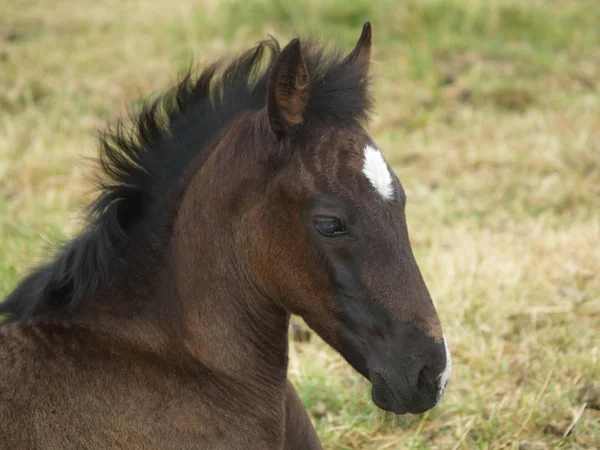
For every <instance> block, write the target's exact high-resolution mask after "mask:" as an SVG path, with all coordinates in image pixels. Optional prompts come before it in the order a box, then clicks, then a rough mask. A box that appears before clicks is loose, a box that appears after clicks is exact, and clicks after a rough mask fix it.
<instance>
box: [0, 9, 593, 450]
mask: <svg viewBox="0 0 600 450" xmlns="http://www.w3.org/2000/svg"><path fill="white" fill-rule="evenodd" d="M367 19H368V20H371V21H372V23H373V29H374V58H375V62H374V65H373V73H374V75H375V80H376V83H375V96H376V100H377V115H376V116H375V117H374V119H373V121H372V124H371V125H370V127H369V129H370V131H371V133H372V134H373V136H374V137H375V139H376V141H377V142H378V144H379V146H380V147H381V149H382V150H383V151H384V153H385V154H386V156H387V158H388V161H389V162H390V164H392V165H393V166H394V168H395V169H396V172H397V173H398V175H399V177H400V179H401V180H402V182H403V184H404V186H405V188H406V189H407V191H408V196H409V203H408V206H407V208H408V209H407V216H408V219H409V229H410V232H411V236H412V241H413V247H414V249H415V253H416V256H417V260H418V262H419V264H420V267H421V269H422V272H423V275H424V277H425V280H426V282H427V284H428V286H429V289H430V291H431V294H432V296H433V298H434V301H435V302H436V305H437V308H438V312H439V314H440V317H441V319H442V321H443V323H444V327H445V334H446V337H447V339H448V341H449V343H450V347H451V349H452V351H453V357H454V360H453V362H454V376H453V380H452V382H451V384H450V387H449V390H448V392H447V394H446V398H445V400H444V402H443V404H442V405H441V407H439V408H437V409H435V410H434V411H432V412H430V413H428V414H425V415H422V416H410V417H398V418H396V417H391V416H386V415H382V414H381V413H379V412H377V410H376V408H375V407H374V406H373V405H372V403H371V402H370V399H369V390H368V386H367V384H366V383H365V382H363V381H361V380H360V379H359V376H358V375H357V374H355V373H354V372H353V370H352V369H350V368H349V366H348V365H347V364H346V363H345V362H344V361H343V360H342V359H341V357H340V356H338V355H336V354H335V353H334V352H333V351H332V350H330V349H329V348H327V347H326V345H325V344H323V343H322V342H321V341H320V340H319V339H318V338H316V337H315V336H313V338H312V340H311V342H310V343H292V346H291V356H292V361H291V365H290V376H291V378H292V379H293V380H294V381H295V383H296V385H297V387H298V389H299V391H300V394H301V397H302V399H303V400H304V403H305V405H306V406H307V408H308V409H309V411H310V412H311V414H312V416H313V418H314V420H315V423H316V426H317V429H318V432H319V434H320V437H321V439H322V440H323V442H324V444H325V446H326V447H327V448H329V449H358V448H361V449H362V448H365V449H394V448H419V449H458V448H462V449H471V448H479V449H499V448H513V449H517V448H518V449H523V450H525V449H532V450H533V449H546V448H557V447H560V448H565V449H569V448H573V449H575V448H589V449H592V448H598V447H599V446H600V331H599V330H600V2H598V0H570V1H567V0H554V1H551V0H547V1H541V0H529V1H521V0H489V1H488V0H471V1H469V0H422V1H418V0H402V1H382V2H375V1H368V0H356V1H353V2H350V1H345V0H333V1H328V0H309V1H307V2H294V1H288V0H278V1H277V0H271V1H267V0H264V1H260V0H246V1H243V2H232V1H228V0H223V1H218V0H206V1H204V2H198V1H196V2H192V1H185V0H178V1H172V0H169V1H167V0H154V1H142V0H128V1H121V0H94V1H91V0H79V1H77V2H73V1H69V0H45V1H40V0H28V1H25V0H10V1H6V0H5V1H2V2H0V298H2V297H3V296H4V295H5V294H7V293H8V292H9V291H10V290H11V289H12V288H13V287H14V286H15V284H16V283H17V281H18V279H19V277H20V276H22V275H23V274H24V273H26V271H27V268H28V267H30V266H32V265H33V264H35V263H36V262H38V261H40V260H41V259H42V258H43V257H44V255H47V254H48V253H49V251H50V250H51V249H52V243H54V242H56V241H57V240H63V239H66V238H68V237H70V236H73V235H74V233H76V232H77V230H78V229H79V227H80V226H81V222H80V218H81V211H82V206H83V205H84V204H85V203H86V202H87V201H88V200H89V199H90V187H91V184H90V183H89V175H90V169H89V167H90V164H89V163H88V161H87V159H88V158H89V157H93V156H95V155H96V150H97V145H96V138H95V132H96V130H97V129H98V128H101V127H102V126H103V124H105V123H106V122H111V121H114V118H115V117H116V116H119V115H122V114H123V112H124V111H127V109H128V108H129V107H130V106H131V105H132V104H135V103H136V102H137V101H139V99H141V98H143V97H145V96H147V95H149V94H151V93H153V92H156V91H160V90H164V89H165V88H167V87H168V86H169V85H170V84H171V83H172V82H173V81H174V80H176V79H177V75H178V74H180V73H181V72H182V71H183V70H184V69H185V68H186V67H188V66H189V64H190V62H192V61H194V63H195V64H197V65H200V66H201V65H203V64H204V63H206V62H208V61H210V60H212V59H214V58H215V57H216V56H221V55H225V54H227V53H230V52H232V51H233V52H235V51H238V50H241V49H242V48H244V47H247V46H249V45H251V44H253V43H254V42H255V41H257V40H258V39H261V38H264V37H265V36H266V35H267V34H268V33H271V34H273V35H275V36H277V37H279V38H280V39H287V38H291V37H293V36H294V35H296V34H301V35H307V34H314V35H316V36H321V37H323V38H324V39H326V40H328V41H333V42H337V43H339V44H340V45H342V46H345V48H348V49H350V48H351V45H353V44H354V41H355V40H356V38H357V37H358V34H359V32H360V25H361V24H362V22H363V21H365V20H367ZM0 439H1V437H0Z"/></svg>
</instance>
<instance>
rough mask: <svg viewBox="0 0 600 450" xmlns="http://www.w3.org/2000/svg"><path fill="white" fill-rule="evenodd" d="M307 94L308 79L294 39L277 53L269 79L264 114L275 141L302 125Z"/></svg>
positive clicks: (300, 53)
mask: <svg viewBox="0 0 600 450" xmlns="http://www.w3.org/2000/svg"><path fill="white" fill-rule="evenodd" d="M309 94H310V93H309V77H308V71H307V69H306V64H305V63H304V59H303V58H302V49H301V47H300V40H299V39H294V40H292V41H291V42H290V43H289V44H288V45H286V47H285V48H284V49H283V50H282V51H281V53H280V54H279V56H278V57H277V59H276V60H275V62H274V63H273V66H272V68H271V74H270V76H269V87H268V94H267V95H268V97H267V111H268V114H269V123H270V125H271V130H273V132H274V133H275V134H276V135H277V136H278V137H280V138H281V137H283V136H285V135H286V134H289V133H291V132H292V131H293V130H294V129H295V128H296V127H297V126H299V125H301V124H302V122H303V121H304V117H303V113H304V109H305V108H306V104H307V103H308V97H309Z"/></svg>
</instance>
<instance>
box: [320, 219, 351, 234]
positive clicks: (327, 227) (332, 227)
mask: <svg viewBox="0 0 600 450" xmlns="http://www.w3.org/2000/svg"><path fill="white" fill-rule="evenodd" d="M313 223H314V224H315V228H316V229H317V231H318V232H319V233H321V234H322V235H324V236H340V235H343V234H348V230H347V229H346V227H345V226H344V224H343V223H342V221H341V220H340V219H338V218H337V217H326V216H316V217H314V218H313Z"/></svg>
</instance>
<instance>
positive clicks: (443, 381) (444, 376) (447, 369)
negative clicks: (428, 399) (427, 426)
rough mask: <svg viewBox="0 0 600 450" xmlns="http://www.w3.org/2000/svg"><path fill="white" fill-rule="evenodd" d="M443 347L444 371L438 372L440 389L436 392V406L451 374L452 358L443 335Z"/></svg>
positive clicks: (440, 400)
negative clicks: (444, 353)
mask: <svg viewBox="0 0 600 450" xmlns="http://www.w3.org/2000/svg"><path fill="white" fill-rule="evenodd" d="M444 347H445V348H446V367H445V368H444V371H443V372H442V373H441V374H440V390H439V392H438V400H437V404H436V406H437V405H439V404H440V403H441V402H442V397H443V396H444V391H445V390H446V386H448V382H449V381H450V377H451V376H452V358H451V356H450V349H449V348H448V342H447V341H446V336H444Z"/></svg>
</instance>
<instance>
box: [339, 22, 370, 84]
mask: <svg viewBox="0 0 600 450" xmlns="http://www.w3.org/2000/svg"><path fill="white" fill-rule="evenodd" d="M371 37H372V33H371V23H370V22H365V24H364V25H363V28H362V33H360V37H359V38H358V42H357V43H356V47H354V50H352V51H351V52H350V54H349V55H348V56H346V59H345V60H344V63H345V64H347V65H356V66H358V67H359V68H360V69H361V70H362V72H363V76H362V77H361V78H362V80H363V81H365V80H366V79H367V78H368V76H369V65H370V63H371Z"/></svg>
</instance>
